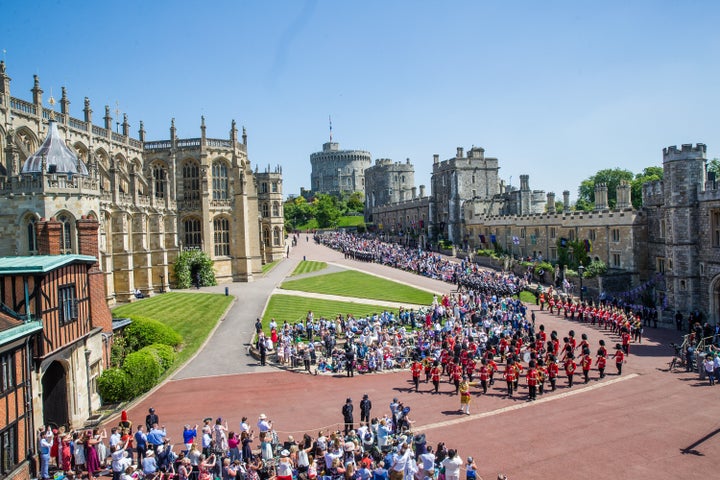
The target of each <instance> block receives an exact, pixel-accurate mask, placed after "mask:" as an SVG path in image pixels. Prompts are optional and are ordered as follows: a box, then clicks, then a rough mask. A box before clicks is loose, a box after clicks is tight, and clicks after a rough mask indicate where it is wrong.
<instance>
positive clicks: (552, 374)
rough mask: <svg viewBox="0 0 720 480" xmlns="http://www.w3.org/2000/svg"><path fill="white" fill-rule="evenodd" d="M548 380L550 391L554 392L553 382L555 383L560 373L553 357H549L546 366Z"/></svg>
mask: <svg viewBox="0 0 720 480" xmlns="http://www.w3.org/2000/svg"><path fill="white" fill-rule="evenodd" d="M547 371H548V379H550V387H551V389H552V391H553V392H554V391H555V382H557V377H558V374H559V373H560V367H559V366H558V364H557V359H556V358H555V355H550V359H549V361H548V365H547Z"/></svg>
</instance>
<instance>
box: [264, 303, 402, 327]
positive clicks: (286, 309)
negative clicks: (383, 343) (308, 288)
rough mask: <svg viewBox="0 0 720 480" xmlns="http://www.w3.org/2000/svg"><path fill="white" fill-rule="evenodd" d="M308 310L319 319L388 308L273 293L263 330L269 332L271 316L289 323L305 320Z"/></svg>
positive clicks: (265, 314) (362, 313)
mask: <svg viewBox="0 0 720 480" xmlns="http://www.w3.org/2000/svg"><path fill="white" fill-rule="evenodd" d="M308 310H312V311H313V315H314V317H315V319H318V318H320V317H325V318H335V317H336V316H337V314H338V313H342V314H343V316H345V315H347V314H348V313H352V314H353V316H355V317H361V316H363V317H364V316H366V315H369V314H373V313H380V312H383V311H385V310H386V309H385V308H383V307H379V306H376V305H367V304H364V303H353V302H335V301H332V300H319V299H316V298H307V297H298V296H295V295H273V296H272V297H270V301H269V302H268V306H267V308H266V309H265V313H264V314H263V318H262V322H263V330H265V331H266V332H268V333H269V331H270V330H269V329H268V324H269V323H270V319H271V318H275V321H276V322H277V323H278V325H282V324H283V322H284V321H285V320H287V321H288V323H295V322H299V321H302V320H305V317H306V316H307V313H308ZM395 313H397V311H396V312H395Z"/></svg>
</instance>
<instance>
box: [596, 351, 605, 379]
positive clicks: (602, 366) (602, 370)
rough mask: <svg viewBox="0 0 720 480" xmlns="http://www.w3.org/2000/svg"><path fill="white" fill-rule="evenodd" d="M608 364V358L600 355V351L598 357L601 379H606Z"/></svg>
mask: <svg viewBox="0 0 720 480" xmlns="http://www.w3.org/2000/svg"><path fill="white" fill-rule="evenodd" d="M606 363H607V358H606V356H605V355H604V354H603V355H600V352H599V351H598V356H597V369H598V372H600V378H605V365H606Z"/></svg>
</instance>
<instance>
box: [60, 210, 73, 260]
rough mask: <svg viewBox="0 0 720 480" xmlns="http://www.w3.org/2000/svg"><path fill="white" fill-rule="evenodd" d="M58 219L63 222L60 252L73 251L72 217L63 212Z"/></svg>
mask: <svg viewBox="0 0 720 480" xmlns="http://www.w3.org/2000/svg"><path fill="white" fill-rule="evenodd" d="M57 219H58V222H60V223H62V228H61V229H60V253H72V244H73V242H72V223H71V222H72V218H70V215H68V214H66V213H63V214H61V215H59V216H58V217H57Z"/></svg>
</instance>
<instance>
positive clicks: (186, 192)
mask: <svg viewBox="0 0 720 480" xmlns="http://www.w3.org/2000/svg"><path fill="white" fill-rule="evenodd" d="M182 172H183V173H182V175H183V199H185V200H199V199H200V165H198V164H197V163H196V162H193V161H189V162H186V163H185V165H183V171H182Z"/></svg>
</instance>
